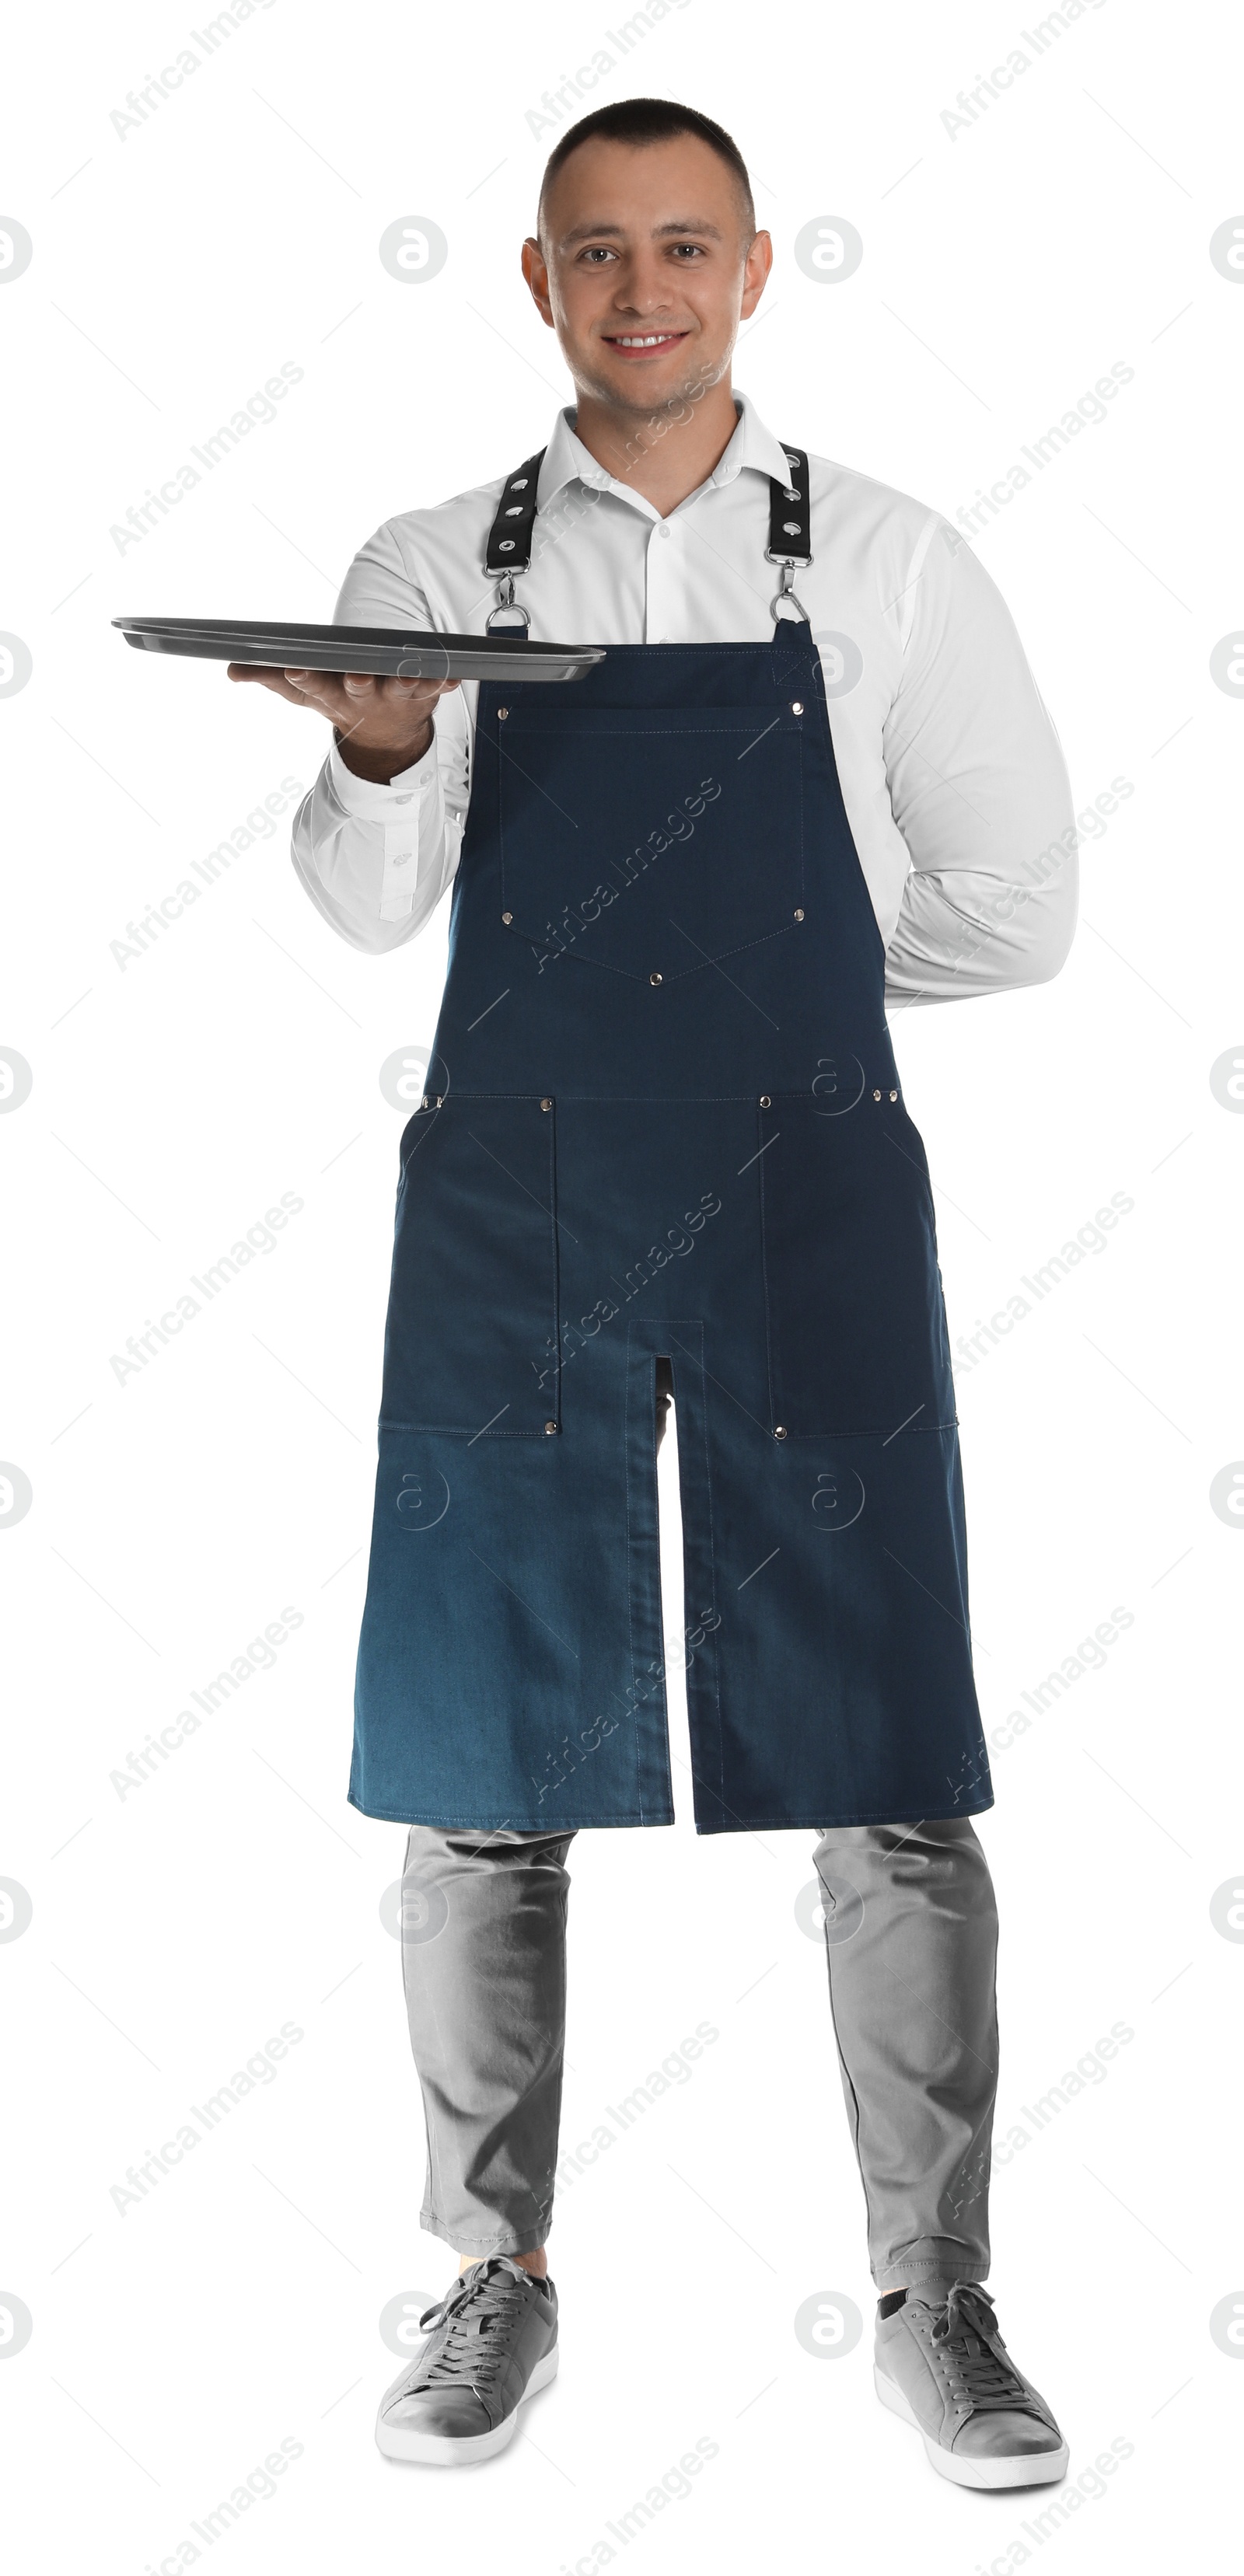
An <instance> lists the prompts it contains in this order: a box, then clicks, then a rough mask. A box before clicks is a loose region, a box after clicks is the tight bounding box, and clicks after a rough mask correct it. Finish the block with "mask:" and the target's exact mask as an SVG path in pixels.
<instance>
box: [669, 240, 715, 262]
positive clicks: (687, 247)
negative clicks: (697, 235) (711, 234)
mask: <svg viewBox="0 0 1244 2576" xmlns="http://www.w3.org/2000/svg"><path fill="white" fill-rule="evenodd" d="M673 251H674V257H675V259H679V260H681V258H682V254H683V252H684V251H685V252H687V253H688V254H689V256H690V258H692V259H705V258H707V256H708V254H707V252H706V251H705V248H704V244H703V242H675V243H674V245H673Z"/></svg>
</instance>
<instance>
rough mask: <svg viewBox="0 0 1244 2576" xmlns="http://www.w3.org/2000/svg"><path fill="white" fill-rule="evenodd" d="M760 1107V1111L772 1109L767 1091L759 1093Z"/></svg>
mask: <svg viewBox="0 0 1244 2576" xmlns="http://www.w3.org/2000/svg"><path fill="white" fill-rule="evenodd" d="M760 1106H761V1108H762V1109H772V1107H773V1102H772V1101H771V1099H770V1098H769V1094H768V1092H767V1091H762V1092H761V1095H760Z"/></svg>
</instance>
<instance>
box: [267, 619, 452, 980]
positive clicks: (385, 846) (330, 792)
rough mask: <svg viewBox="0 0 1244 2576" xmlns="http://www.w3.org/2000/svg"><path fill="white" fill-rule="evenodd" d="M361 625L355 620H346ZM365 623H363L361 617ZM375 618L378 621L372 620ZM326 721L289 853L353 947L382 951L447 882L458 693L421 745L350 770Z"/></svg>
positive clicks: (395, 943)
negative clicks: (321, 756)
mask: <svg viewBox="0 0 1244 2576" xmlns="http://www.w3.org/2000/svg"><path fill="white" fill-rule="evenodd" d="M353 622H357V623H361V622H362V621H353ZM369 622H370V621H369ZM376 622H377V623H379V621H378V620H377V621H376ZM352 756H353V757H357V753H356V750H355V745H354V742H353V740H352V738H350V737H348V736H347V737H346V739H345V749H344V753H343V746H342V740H341V739H340V738H339V735H338V732H337V730H336V728H335V729H334V737H333V742H332V745H331V748H330V750H329V754H328V758H327V759H326V760H325V762H324V766H323V768H322V769H321V771H320V774H319V777H318V778H317V779H316V781H315V785H314V786H313V787H312V789H311V791H310V793H309V795H307V796H305V797H304V798H303V801H302V804H301V805H300V806H299V809H298V812H297V814H296V816H295V818H294V831H293V842H292V857H293V862H294V866H295V868H296V870H297V873H298V875H299V877H300V878H301V880H302V883H303V885H304V886H305V888H306V890H307V893H308V894H309V895H310V897H311V901H312V902H313V904H315V906H316V908H317V910H318V911H320V912H322V913H323V915H324V918H325V920H326V921H330V922H331V923H332V926H333V928H334V930H336V931H339V932H340V934H341V936H342V938H343V939H348V940H349V941H350V944H351V946H352V947H354V948H362V949H366V950H367V951H368V952H369V953H370V954H371V955H373V956H383V955H384V954H385V953H386V952H387V950H389V949H390V948H400V947H402V946H403V944H404V943H405V941H406V940H408V939H413V938H414V937H415V936H416V933H417V932H418V931H420V930H422V928H423V926H424V924H425V922H427V921H428V920H429V919H430V918H431V915H432V913H433V912H434V911H435V909H436V906H437V904H438V903H439V902H440V899H441V896H442V895H443V894H444V892H445V889H446V887H447V886H448V885H449V884H450V883H451V881H452V879H453V876H454V872H455V870H456V868H457V865H458V855H459V851H460V849H461V846H462V827H463V824H464V822H465V819H466V808H467V794H468V740H467V725H466V713H465V709H464V707H463V703H462V694H461V691H460V690H455V691H454V692H453V694H452V695H447V696H446V697H445V698H444V700H443V701H442V703H441V705H440V706H439V708H438V709H437V713H436V719H435V723H434V725H433V727H432V731H431V740H430V742H429V745H428V748H427V750H426V751H424V752H423V753H422V755H421V756H419V755H416V756H415V757H414V758H413V759H410V758H409V757H405V758H403V755H402V754H401V753H399V754H396V755H395V757H396V758H399V759H402V766H401V767H398V768H394V767H393V766H392V764H391V763H389V762H379V763H377V764H376V766H377V767H378V768H380V769H382V770H383V769H385V768H387V769H388V771H389V775H388V776H387V778H386V777H384V776H379V777H373V778H366V777H360V776H359V774H358V771H357V770H356V769H355V768H354V766H353V757H352Z"/></svg>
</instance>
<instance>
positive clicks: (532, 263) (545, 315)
mask: <svg viewBox="0 0 1244 2576" xmlns="http://www.w3.org/2000/svg"><path fill="white" fill-rule="evenodd" d="M522 260H523V275H524V277H525V278H526V280H527V284H528V286H529V287H530V289H531V296H532V301H533V303H534V304H535V306H536V309H537V311H538V312H539V314H540V317H541V319H542V321H544V322H547V324H548V326H549V329H550V331H551V330H552V328H553V306H552V303H551V300H550V297H549V273H548V269H547V267H546V266H545V260H544V253H543V251H542V250H541V248H540V244H539V242H538V241H537V240H536V237H535V234H534V233H529V234H528V236H527V239H526V241H525V242H524V243H523V252H522Z"/></svg>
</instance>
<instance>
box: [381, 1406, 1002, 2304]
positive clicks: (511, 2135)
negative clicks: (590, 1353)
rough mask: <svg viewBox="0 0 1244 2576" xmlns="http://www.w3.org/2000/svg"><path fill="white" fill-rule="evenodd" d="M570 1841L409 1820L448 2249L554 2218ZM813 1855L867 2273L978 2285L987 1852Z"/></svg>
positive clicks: (898, 1844) (962, 1842)
mask: <svg viewBox="0 0 1244 2576" xmlns="http://www.w3.org/2000/svg"><path fill="white" fill-rule="evenodd" d="M662 1417H663V1408H660V1409H659V1421H658V1436H659V1432H660V1430H662V1429H663V1428H664V1421H663V1418H662ZM573 1839H574V1837H573V1834H572V1833H562V1834H552V1833H549V1834H546V1833H530V1832H520V1831H518V1830H515V1829H511V1828H502V1829H500V1830H497V1829H493V1830H489V1831H485V1830H483V1829H480V1830H478V1831H477V1830H474V1829H470V1828H460V1827H442V1826H436V1825H412V1826H411V1828H410V1837H409V1841H408V1843H407V1847H406V1867H405V1871H404V1874H403V1881H402V1890H403V1895H402V1976H403V1982H404V1985H405V1990H406V2008H407V2015H408V2019H409V2023H410V2036H411V2045H412V2047H413V2050H414V2057H415V2066H416V2069H417V2072H418V2076H419V2083H420V2088H421V2091H422V2094H423V2108H424V2117H425V2121H426V2125H427V2141H428V2166H427V2184H426V2189H425V2192H424V2198H423V2206H422V2209H421V2212H420V2218H421V2222H422V2224H423V2226H424V2227H425V2228H427V2229H428V2230H429V2231H430V2233H431V2234H432V2235H434V2236H441V2237H444V2238H445V2239H446V2240H447V2242H448V2243H449V2244H451V2245H452V2246H454V2247H455V2248H456V2250H457V2251H458V2253H460V2254H474V2255H479V2254H524V2253H529V2252H530V2251H531V2250H532V2249H533V2248H534V2247H536V2246H538V2245H542V2244H543V2243H544V2240H545V2238H546V2236H547V2234H548V2232H549V2227H550V2224H551V2221H552V2215H553V2188H554V2175H555V2171H556V2166H557V2131H558V2118H559V2113H560V2110H561V2092H562V2066H563V2057H564V2047H565V2027H566V1910H567V1902H568V1897H569V1891H570V1879H569V1874H568V1871H567V1868H566V1856H567V1853H568V1852H569V1849H570V1845H571V1842H572V1840H573ZM814 1859H815V1866H816V1872H817V1877H818V1879H819V1881H820V1891H821V1900H822V1907H823V1912H824V1918H825V1955H826V1960H827V1963H828V1969H829V2000H830V2011H831V2014H832V2018H833V2029H834V2037H835V2041H836V2044H837V2050H838V2063H839V2069H840V2072H841V2076H842V2088H843V2093H844V2095H845V2098H846V2105H847V2116H848V2119H849V2121H850V2124H851V2136H852V2141H853V2144H854V2147H855V2153H856V2158H857V2161H858V2164H859V2169H860V2177H861V2180H862V2182H863V2186H864V2200H865V2206H866V2209H867V2219H868V2254H869V2262H870V2265H871V2269H872V2276H873V2280H874V2282H875V2283H876V2286H877V2289H878V2292H880V2293H884V2292H885V2291H887V2290H896V2289H901V2288H904V2287H906V2288H916V2287H920V2286H926V2287H928V2286H932V2287H935V2288H941V2287H949V2285H950V2283H951V2282H952V2281H983V2280H984V2279H985V2276H986V2274H987V2273H988V2270H989V2228H988V2195H989V2144H990V2132H991V2126H992V2121H993V2106H994V2094H995V2090H996V2083H997V2063H998V2026H997V2014H996V2007H995V2000H994V1962H995V1956H996V1951H997V1936H998V1918H997V1912H996V1909H995V1905H994V1896H993V1886H992V1882H991V1880H990V1876H989V1867H988V1863H987V1862H986V1859H985V1855H984V1852H983V1851H982V1849H981V1846H980V1844H979V1842H978V1841H977V1839H976V1835H975V1833H974V1831H973V1829H972V1826H971V1824H970V1823H969V1822H968V1821H967V1819H966V1818H953V1819H948V1820H945V1821H930V1822H926V1823H924V1824H919V1825H905V1824H895V1825H835V1826H833V1827H832V1828H831V1829H830V1830H829V1831H828V1832H826V1833H825V1834H824V1835H823V1836H822V1838H821V1840H820V1841H819V1843H818V1844H817V1846H816V1850H815V1854H814Z"/></svg>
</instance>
